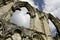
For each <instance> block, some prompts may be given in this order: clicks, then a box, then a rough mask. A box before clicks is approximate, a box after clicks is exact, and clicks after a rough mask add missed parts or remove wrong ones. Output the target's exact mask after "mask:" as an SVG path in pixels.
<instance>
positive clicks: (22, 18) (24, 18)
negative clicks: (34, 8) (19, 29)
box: [10, 7, 30, 28]
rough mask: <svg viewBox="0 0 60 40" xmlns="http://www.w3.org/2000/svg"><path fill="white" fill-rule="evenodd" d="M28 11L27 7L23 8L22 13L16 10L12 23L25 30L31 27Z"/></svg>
mask: <svg viewBox="0 0 60 40" xmlns="http://www.w3.org/2000/svg"><path fill="white" fill-rule="evenodd" d="M27 12H28V10H27V9H26V8H25V7H22V8H21V11H19V10H16V11H15V12H14V13H13V16H12V17H11V20H10V22H11V23H14V24H17V25H18V26H23V27H25V28H29V27H30V16H29V15H28V14H26V13H27Z"/></svg>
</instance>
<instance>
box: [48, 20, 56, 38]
mask: <svg viewBox="0 0 60 40" xmlns="http://www.w3.org/2000/svg"><path fill="white" fill-rule="evenodd" d="M48 21H49V26H50V30H51V34H52V36H53V37H54V36H56V33H57V32H56V28H55V26H54V25H53V23H52V22H51V21H50V20H48Z"/></svg>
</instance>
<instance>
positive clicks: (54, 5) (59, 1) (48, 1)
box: [43, 0, 60, 17]
mask: <svg viewBox="0 0 60 40" xmlns="http://www.w3.org/2000/svg"><path fill="white" fill-rule="evenodd" d="M44 3H45V8H44V10H43V11H45V12H48V13H49V12H50V13H51V14H53V15H54V16H55V17H56V16H57V17H60V0H44Z"/></svg>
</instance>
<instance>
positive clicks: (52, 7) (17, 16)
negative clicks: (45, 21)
mask: <svg viewBox="0 0 60 40" xmlns="http://www.w3.org/2000/svg"><path fill="white" fill-rule="evenodd" d="M19 1H26V2H28V3H29V4H31V5H32V6H33V7H35V8H37V9H39V10H41V11H44V12H46V13H51V14H52V15H54V16H55V17H58V18H60V4H59V3H60V0H19ZM15 2H16V0H15ZM21 10H22V11H23V12H22V11H18V10H17V11H16V12H14V14H13V16H12V18H11V22H12V23H15V24H17V25H19V26H25V27H26V28H29V24H30V16H29V15H28V14H26V12H27V10H26V8H21ZM24 10H25V11H24ZM19 21H20V22H19ZM49 26H50V29H51V33H52V35H53V36H55V35H56V28H55V26H54V25H53V23H52V22H51V21H50V20H49Z"/></svg>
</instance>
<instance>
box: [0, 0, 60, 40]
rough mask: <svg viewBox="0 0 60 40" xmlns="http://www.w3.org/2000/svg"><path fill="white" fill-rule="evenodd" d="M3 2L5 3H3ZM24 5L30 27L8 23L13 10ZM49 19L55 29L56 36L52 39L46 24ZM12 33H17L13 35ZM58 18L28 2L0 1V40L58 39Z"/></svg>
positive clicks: (59, 23)
mask: <svg viewBox="0 0 60 40" xmlns="http://www.w3.org/2000/svg"><path fill="white" fill-rule="evenodd" d="M4 3H5V4H4ZM21 7H26V8H27V10H28V12H27V14H29V15H30V28H23V27H20V26H18V25H16V24H13V23H10V18H11V16H12V14H13V12H15V10H20V9H19V8H21ZM48 19H50V20H51V21H52V22H53V24H54V25H55V27H56V29H57V32H58V33H57V36H56V37H55V38H56V39H54V38H53V37H52V35H51V31H50V28H49V25H48ZM14 35H17V36H15V37H14ZM59 37H60V20H59V19H57V18H55V17H54V16H53V15H51V14H50V13H48V14H46V13H45V12H42V11H39V10H38V9H36V8H34V7H32V6H31V5H30V4H29V3H28V2H22V1H18V2H16V3H14V2H13V0H10V1H5V2H3V3H0V40H59Z"/></svg>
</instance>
